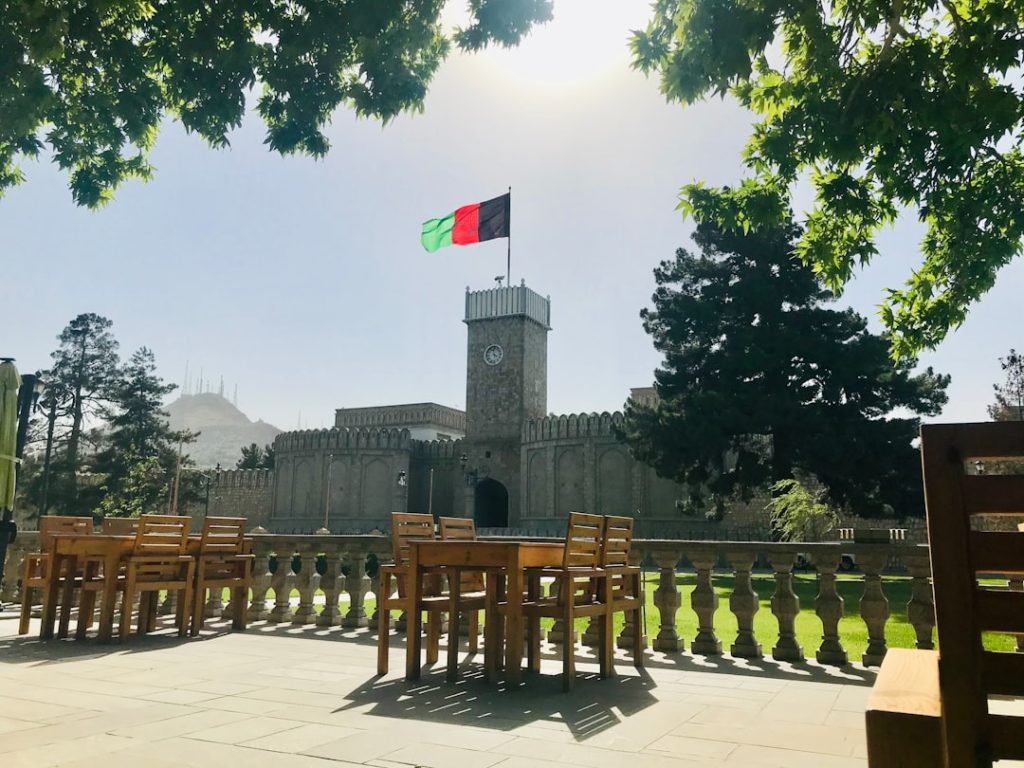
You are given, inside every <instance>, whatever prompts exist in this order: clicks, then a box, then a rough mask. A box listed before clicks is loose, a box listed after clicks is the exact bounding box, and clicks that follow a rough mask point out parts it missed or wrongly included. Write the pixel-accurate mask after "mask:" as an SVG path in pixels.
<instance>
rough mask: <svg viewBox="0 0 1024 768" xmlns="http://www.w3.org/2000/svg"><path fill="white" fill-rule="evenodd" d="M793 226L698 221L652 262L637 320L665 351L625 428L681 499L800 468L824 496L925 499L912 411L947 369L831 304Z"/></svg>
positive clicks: (865, 506) (864, 507)
mask: <svg viewBox="0 0 1024 768" xmlns="http://www.w3.org/2000/svg"><path fill="white" fill-rule="evenodd" d="M799 234H800V233H799V229H798V228H797V227H796V226H794V225H793V224H792V223H789V224H787V225H786V226H785V227H778V228H766V229H762V230H756V231H750V232H749V233H747V234H744V233H742V232H739V231H735V230H723V229H720V228H717V227H715V226H713V225H710V224H701V225H699V226H698V227H697V231H696V234H695V235H694V240H695V242H696V244H697V245H698V246H699V247H700V249H701V251H702V253H701V254H700V255H698V256H695V255H692V254H691V253H689V252H688V251H687V250H685V249H682V248H681V249H679V250H678V251H677V252H676V258H675V260H674V261H666V262H662V264H661V265H660V266H659V267H658V268H657V269H656V270H655V279H656V281H657V284H658V287H657V290H656V292H655V293H654V296H653V302H654V306H653V307H652V308H650V309H645V310H643V312H642V313H641V317H642V319H643V324H644V329H645V330H646V331H647V332H648V333H649V334H651V336H652V337H653V340H654V346H655V348H656V349H657V350H658V351H659V352H661V353H662V354H663V355H664V362H663V363H662V366H661V367H660V368H659V369H658V370H657V371H656V372H655V379H656V383H655V388H656V391H657V394H658V396H659V402H657V404H655V405H654V406H644V405H642V404H640V403H636V402H631V403H629V404H628V405H627V408H626V418H625V422H624V427H623V428H622V430H621V432H620V435H621V437H623V438H624V439H625V440H626V442H627V443H628V444H629V446H630V448H631V450H632V451H633V453H634V455H636V456H637V458H639V459H641V460H643V461H645V462H647V463H649V464H651V465H652V466H653V467H654V468H655V469H656V470H657V471H658V473H659V474H660V475H662V476H663V477H668V478H671V479H673V480H676V481H678V482H682V483H685V484H687V485H688V486H689V487H690V489H691V495H690V498H689V500H688V505H689V506H691V507H692V508H696V509H703V510H706V509H707V508H708V507H707V497H708V496H709V495H710V496H711V498H712V499H713V500H714V502H715V503H714V506H713V510H714V512H715V513H718V514H720V513H721V511H722V510H723V509H724V506H725V503H726V501H727V500H728V499H730V498H734V497H741V498H745V499H749V498H750V497H751V495H752V494H753V492H754V491H755V490H757V489H766V488H769V487H770V486H771V485H772V484H774V483H778V482H779V481H782V480H787V479H789V478H792V477H794V476H795V475H797V474H809V475H813V476H815V477H816V478H817V479H818V480H819V481H820V482H821V483H822V484H823V486H824V487H825V488H826V489H827V493H828V496H829V497H830V500H831V501H832V502H834V503H836V504H838V505H845V506H847V507H848V508H849V509H851V510H852V511H854V512H856V513H859V514H865V515H871V514H875V515H877V514H881V513H884V512H889V511H890V508H894V509H895V510H896V512H897V513H904V514H905V513H912V512H917V511H919V510H920V508H921V502H920V496H921V491H920V488H921V485H920V465H919V459H918V456H917V451H916V450H915V449H914V448H913V447H912V441H913V440H914V438H915V436H916V432H917V426H918V420H917V419H916V418H913V417H897V416H893V415H892V414H893V412H894V411H896V410H897V409H899V410H900V411H903V412H909V413H910V414H926V415H934V414H937V413H938V412H939V410H940V409H941V407H942V405H943V404H944V403H945V402H946V394H945V388H946V386H947V385H948V383H949V377H948V376H943V375H938V374H935V373H934V372H933V371H932V370H931V369H930V368H929V369H928V370H926V371H925V372H924V373H921V374H919V375H916V376H915V375H911V366H912V361H902V362H900V363H898V364H896V365H894V364H893V362H892V361H891V359H890V357H889V344H888V340H887V339H886V338H885V337H883V336H879V335H876V334H873V333H871V332H869V331H868V329H867V322H866V320H865V319H864V318H863V317H861V316H860V315H858V314H857V313H856V312H854V311H853V310H851V309H846V310H835V309H829V308H827V306H826V305H827V304H828V303H830V302H831V301H833V300H834V297H833V296H832V294H831V293H829V292H828V291H826V290H825V289H824V287H823V285H822V283H821V281H820V280H819V278H818V277H817V276H816V275H815V274H814V272H812V271H811V269H810V268H808V267H806V266H804V265H803V264H802V263H801V262H799V261H798V260H796V259H794V258H793V256H792V254H793V244H794V242H795V240H796V239H797V238H798V237H799Z"/></svg>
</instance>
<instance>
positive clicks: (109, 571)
mask: <svg viewBox="0 0 1024 768" xmlns="http://www.w3.org/2000/svg"><path fill="white" fill-rule="evenodd" d="M120 561H121V559H120V556H119V554H118V552H116V551H111V552H108V553H107V554H106V555H105V556H104V558H103V604H102V605H101V606H100V626H99V631H98V632H97V636H96V639H97V640H99V642H101V643H109V642H110V638H111V637H112V636H113V634H114V604H115V603H116V602H117V570H118V566H119V565H120Z"/></svg>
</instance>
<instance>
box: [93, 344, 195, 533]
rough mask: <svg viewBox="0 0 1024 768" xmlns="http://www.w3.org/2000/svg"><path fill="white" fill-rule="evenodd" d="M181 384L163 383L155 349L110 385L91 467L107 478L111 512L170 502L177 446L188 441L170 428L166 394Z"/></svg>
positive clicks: (139, 355) (106, 502) (106, 504)
mask: <svg viewBox="0 0 1024 768" xmlns="http://www.w3.org/2000/svg"><path fill="white" fill-rule="evenodd" d="M176 386H177V385H175V384H165V383H164V381H163V379H161V378H160V377H159V376H158V375H157V373H156V361H155V358H154V356H153V353H152V352H151V351H150V350H149V349H147V348H146V347H142V348H140V349H138V350H136V351H135V352H134V353H133V354H132V356H131V359H130V360H129V361H128V362H127V363H126V364H125V365H124V367H123V368H122V369H121V371H120V375H119V376H118V379H117V382H116V384H115V385H114V387H113V389H112V395H113V398H112V399H113V405H112V407H110V408H107V409H105V412H104V416H105V418H106V421H107V431H106V432H105V434H104V438H103V446H102V448H101V449H100V450H99V451H98V453H97V455H96V460H95V463H94V465H93V470H94V471H95V472H97V473H98V474H101V475H102V476H103V477H104V478H105V480H104V483H103V485H102V488H101V490H102V491H103V494H104V495H103V500H102V504H101V507H102V508H103V510H104V511H105V512H106V513H107V514H117V515H126V514H138V513H139V512H152V511H156V510H157V509H159V508H160V507H161V506H162V505H164V504H166V502H167V499H168V493H169V491H170V489H171V487H172V483H173V480H174V476H175V471H176V468H177V463H178V446H179V445H180V444H181V443H187V442H190V441H191V440H192V439H193V436H192V435H191V434H190V433H188V432H176V431H174V430H172V429H171V428H170V425H169V423H168V417H167V414H166V413H165V412H164V410H163V401H164V398H165V397H166V396H167V395H168V394H170V393H171V392H173V391H174V389H175V388H176Z"/></svg>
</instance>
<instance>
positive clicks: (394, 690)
mask: <svg viewBox="0 0 1024 768" xmlns="http://www.w3.org/2000/svg"><path fill="white" fill-rule="evenodd" d="M16 627H17V619H16V614H15V613H14V612H13V611H7V612H4V613H0V691H2V696H3V698H2V699H0V702H2V704H0V763H2V764H3V765H4V766H5V768H8V766H10V767H11V768H16V767H19V766H33V768H36V767H37V766H51V765H53V766H69V767H76V766H92V765H103V766H105V768H119V766H122V765H123V766H128V765H133V766H134V765H140V764H145V765H147V766H152V767H153V768H163V767H164V766H170V765H175V766H220V765H244V766H246V768H263V767H264V766H266V767H267V768H271V766H273V768H293V767H294V768H300V767H306V766H309V767H312V768H355V767H356V766H360V767H362V768H366V767H367V766H374V767H375V768H413V767H416V766H421V767H422V768H623V765H624V764H626V763H627V761H630V762H634V763H635V764H636V765H638V766H639V765H642V766H643V767H644V768H710V766H732V765H736V766H740V765H745V766H756V767H759V768H763V767H767V768H773V767H774V768H801V766H808V768H866V765H867V761H866V760H865V758H864V754H865V745H864V717H863V710H864V706H865V704H866V702H867V696H868V694H869V692H870V688H869V686H870V683H871V682H872V681H873V679H874V674H873V672H871V671H867V670H864V669H863V668H861V667H858V666H850V667H847V668H845V669H843V670H834V669H829V668H824V667H819V666H817V665H815V664H813V663H808V664H802V665H789V664H775V663H773V662H768V661H763V662H761V661H758V662H747V661H742V660H734V659H731V658H729V657H723V658H722V659H717V660H712V661H709V660H706V659H702V658H700V657H692V656H689V655H688V654H677V655H675V656H672V657H666V656H665V655H663V654H652V655H650V656H649V663H648V665H647V667H646V668H645V669H644V670H643V671H641V672H638V671H637V670H635V669H634V668H633V667H632V665H631V663H630V661H629V660H628V659H626V658H622V659H621V660H619V661H618V662H617V669H618V671H619V676H618V677H617V678H615V679H614V680H600V679H599V678H598V677H597V675H596V667H595V665H594V664H593V661H592V660H593V655H592V654H589V653H586V654H584V653H581V654H580V658H579V661H578V669H579V673H580V674H579V678H578V679H577V681H576V686H575V689H574V691H573V692H571V693H569V694H563V693H562V692H561V687H560V683H559V678H558V672H559V670H560V664H559V663H558V661H557V659H558V649H555V648H545V654H544V662H543V665H542V674H541V675H540V676H536V675H527V676H526V685H525V686H524V687H523V688H522V689H520V690H518V691H508V690H505V689H504V687H503V686H496V685H488V684H487V683H486V682H485V681H484V680H483V679H482V675H481V669H480V659H479V658H477V659H465V658H464V657H463V666H462V671H463V676H462V677H461V679H460V680H459V682H458V683H456V684H448V683H445V682H444V670H443V667H441V666H436V667H435V668H434V669H431V670H427V671H425V672H424V675H423V679H422V680H421V681H419V682H417V683H406V682H405V681H404V680H403V679H402V678H401V673H400V671H401V668H402V666H403V652H404V648H403V647H402V642H401V639H400V638H399V639H397V640H396V641H393V642H392V669H393V673H392V674H390V675H388V676H386V677H384V678H377V677H376V676H375V674H374V673H375V665H376V652H375V644H374V642H373V641H374V637H373V636H372V635H370V634H369V633H368V632H366V631H365V630H363V631H362V632H357V633H352V632H348V631H344V632H343V631H334V632H325V631H323V630H315V629H314V628H293V627H290V626H289V627H281V626H278V627H275V626H273V625H265V624H256V625H254V626H252V627H250V629H249V631H247V632H245V633H231V632H229V631H227V628H226V625H224V624H217V623H213V624H210V625H209V627H210V628H209V630H208V631H206V632H204V633H203V635H202V636H201V637H200V638H198V639H195V640H186V641H182V640H179V639H178V638H177V637H175V636H174V635H173V633H172V632H169V631H167V630H161V631H159V632H157V633H156V634H154V635H152V636H149V637H146V638H143V639H141V640H140V639H137V638H132V639H131V640H130V641H129V642H128V643H126V644H124V645H116V644H115V645H111V646H100V645H98V644H96V643H95V641H92V640H87V641H85V642H76V641H72V640H67V641H56V640H54V641H48V642H45V643H43V642H40V641H38V640H36V639H35V636H34V635H29V636H27V637H20V638H19V637H17V636H16V635H15V632H16ZM35 631H37V625H35V624H34V625H33V632H35ZM441 658H442V659H443V658H444V653H443V651H442V656H441ZM1004 765H1006V764H1005V763H1004V764H1001V766H1004Z"/></svg>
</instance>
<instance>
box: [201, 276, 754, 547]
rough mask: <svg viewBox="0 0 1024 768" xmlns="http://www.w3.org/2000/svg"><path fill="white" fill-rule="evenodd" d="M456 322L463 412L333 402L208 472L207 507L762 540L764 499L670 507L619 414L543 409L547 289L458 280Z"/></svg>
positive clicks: (669, 494) (280, 520)
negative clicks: (223, 468) (244, 461)
mask: <svg viewBox="0 0 1024 768" xmlns="http://www.w3.org/2000/svg"><path fill="white" fill-rule="evenodd" d="M464 322H465V324H466V328H467V343H466V410H465V411H464V412H463V411H460V410H458V409H456V408H449V407H446V406H443V405H438V404H436V403H417V404H411V405H383V406H377V407H370V408H340V409H338V410H337V412H336V413H335V426H334V427H333V428H331V429H321V430H302V431H297V432H285V433H282V434H280V435H278V436H277V438H276V439H275V441H274V451H275V469H274V470H272V471H242V470H236V471H228V472H221V473H219V475H218V476H217V479H216V480H215V481H214V487H213V488H212V489H211V500H210V505H209V510H210V513H211V514H244V515H246V516H248V517H250V518H252V519H253V520H254V522H259V523H260V524H262V525H263V526H264V527H265V528H267V529H268V530H270V531H274V532H281V533H312V532H314V531H317V530H318V529H321V528H327V529H328V530H329V531H330V532H332V533H366V532H370V531H372V530H375V529H376V530H382V531H383V530H387V527H388V516H389V515H390V513H392V512H396V511H410V512H428V511H429V512H432V513H433V514H434V515H435V516H440V515H451V516H459V517H471V518H473V519H474V520H475V521H476V523H477V526H478V528H480V529H485V530H490V531H491V532H498V531H500V530H507V531H509V532H518V533H530V534H555V533H560V532H562V531H563V530H564V527H565V519H566V517H567V515H568V513H569V512H570V511H573V510H578V511H588V512H596V513H602V514H620V515H622V514H628V515H633V516H635V518H636V520H637V528H638V535H640V536H645V537H662V536H664V537H684V538H712V537H714V538H722V537H723V536H725V537H730V538H732V537H738V538H748V537H750V538H761V537H762V536H761V535H757V534H758V532H757V531H755V530H753V529H754V528H763V523H762V522H761V520H760V517H761V516H760V514H759V510H760V508H761V507H762V506H763V502H761V503H760V504H758V503H757V502H756V501H755V502H754V504H753V505H752V506H751V507H750V508H749V509H737V510H735V513H734V514H733V515H730V516H728V517H727V518H726V520H725V521H724V522H723V523H714V522H709V521H707V520H704V519H703V518H689V517H685V516H683V515H681V514H680V512H679V511H678V510H677V509H676V504H675V502H676V500H677V499H679V498H682V496H683V493H682V492H681V489H680V488H679V487H678V486H677V485H676V484H675V483H672V482H670V481H667V480H664V479H661V478H659V477H657V475H656V474H655V473H654V471H653V470H652V469H650V468H649V467H648V466H646V465H644V464H640V463H638V462H636V461H634V460H633V458H632V457H631V456H630V454H629V451H628V450H627V448H626V446H624V445H623V444H621V443H620V442H619V441H618V440H617V439H616V437H615V435H614V433H613V429H612V427H613V425H614V424H616V423H617V422H618V421H619V420H621V419H622V414H621V412H605V413H600V414H597V413H591V414H572V415H563V416H558V415H551V414H549V413H548V407H547V371H548V355H547V352H548V333H549V332H550V331H551V303H550V299H549V298H545V297H543V296H540V295H539V294H537V293H535V292H534V291H532V290H530V288H528V287H527V286H526V285H525V284H522V285H518V286H509V287H497V288H490V289H487V290H481V291H470V290H468V289H467V291H466V309H465V318H464ZM632 396H633V397H637V398H645V397H651V396H653V392H652V391H651V390H648V389H637V390H633V393H632ZM744 512H746V514H744Z"/></svg>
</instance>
